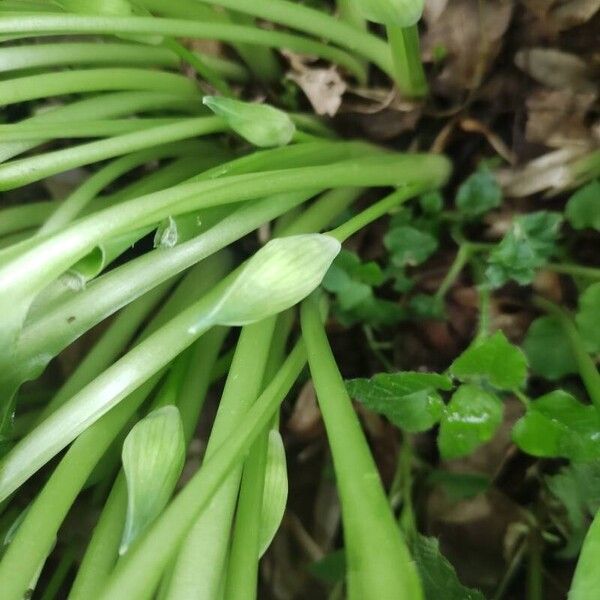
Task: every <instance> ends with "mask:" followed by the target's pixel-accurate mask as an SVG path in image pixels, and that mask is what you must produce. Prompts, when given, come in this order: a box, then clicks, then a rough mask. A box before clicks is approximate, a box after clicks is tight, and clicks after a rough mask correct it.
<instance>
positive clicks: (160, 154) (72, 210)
mask: <svg viewBox="0 0 600 600" xmlns="http://www.w3.org/2000/svg"><path fill="white" fill-rule="evenodd" d="M204 147H205V149H206V150H208V149H209V146H208V145H205V146H204ZM197 149H198V150H201V149H202V146H201V145H199V146H198V147H197ZM187 150H188V148H187V146H186V145H183V144H177V143H174V144H164V145H161V146H153V147H151V148H146V149H144V150H140V151H138V152H132V153H130V154H126V155H125V156H122V157H119V158H117V159H115V160H113V161H111V162H110V163H108V164H107V165H105V166H103V167H102V168H101V169H99V170H98V171H96V172H95V173H93V174H92V175H90V177H88V178H87V179H86V180H85V181H84V182H83V183H82V184H81V185H80V186H79V187H78V188H77V189H76V190H74V191H73V192H71V194H69V196H67V197H66V198H65V199H64V200H63V201H62V202H61V204H60V206H59V207H58V208H57V209H56V211H54V213H53V214H52V216H50V218H49V219H47V220H46V222H45V223H44V225H43V226H42V227H41V228H40V231H39V233H40V234H45V233H52V232H55V231H59V230H60V229H62V228H63V227H64V226H65V225H66V224H67V223H70V222H71V221H73V220H74V219H75V217H77V215H78V214H79V213H81V212H82V211H83V209H84V208H85V207H86V206H87V205H88V204H89V203H90V202H91V201H92V200H93V199H94V198H95V197H96V196H97V195H98V194H99V193H100V192H101V191H102V190H103V189H104V188H105V187H107V186H108V185H109V184H111V183H112V182H113V181H115V180H116V179H118V178H119V177H121V176H122V175H124V174H125V173H127V172H128V171H131V170H132V169H134V168H136V167H138V166H139V165H143V164H144V163H146V162H148V161H150V160H159V159H161V158H166V157H170V156H177V155H181V154H185V153H186V152H187Z"/></svg>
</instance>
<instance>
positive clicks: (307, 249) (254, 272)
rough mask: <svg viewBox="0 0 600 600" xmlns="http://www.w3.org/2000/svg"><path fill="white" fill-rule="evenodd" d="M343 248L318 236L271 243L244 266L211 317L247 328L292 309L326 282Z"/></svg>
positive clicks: (280, 239) (291, 237)
mask: <svg viewBox="0 0 600 600" xmlns="http://www.w3.org/2000/svg"><path fill="white" fill-rule="evenodd" d="M340 248H341V245H340V243H339V242H338V241H337V240H336V239H335V238H333V237H331V236H328V235H321V234H318V233H311V234H303V235H293V236H290V237H284V238H278V239H274V240H271V241H270V242H268V243H267V244H266V245H265V246H264V247H263V248H261V249H260V250H259V251H258V252H257V253H256V254H255V255H254V256H253V257H252V258H251V259H250V260H249V261H248V262H247V263H246V264H245V265H244V267H243V269H242V271H241V273H240V274H239V275H238V276H237V277H236V278H235V280H234V281H233V282H232V283H231V285H230V286H229V288H228V289H227V290H226V291H225V293H224V294H223V298H222V300H221V301H220V302H219V304H218V305H217V308H216V310H215V312H214V313H213V315H212V318H213V319H214V322H215V323H218V324H220V325H246V324H248V323H254V322H255V321H260V320H261V319H265V318H267V317H269V316H271V315H274V314H277V313H279V312H281V311H283V310H286V309H287V308H290V307H292V306H294V305H295V304H297V303H298V302H300V301H301V300H303V299H304V298H306V296H308V295H309V294H310V293H311V292H312V291H313V290H314V289H315V288H316V287H317V286H318V285H319V284H320V283H321V281H322V280H323V277H324V276H325V273H326V272H327V269H329V267H330V265H331V263H332V262H333V259H334V258H335V257H336V256H337V254H338V253H339V251H340Z"/></svg>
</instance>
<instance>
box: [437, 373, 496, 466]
mask: <svg viewBox="0 0 600 600" xmlns="http://www.w3.org/2000/svg"><path fill="white" fill-rule="evenodd" d="M502 412H503V406H502V402H501V401H500V400H499V399H498V398H497V397H496V396H495V395H494V394H491V393H490V392H487V391H486V390H484V389H482V388H480V387H479V386H476V385H462V386H460V387H459V388H458V390H457V391H456V392H455V393H454V394H453V396H452V398H451V399H450V402H449V403H448V406H446V409H445V411H444V414H443V415H442V420H441V422H440V433H439V435H438V447H439V449H440V453H441V455H442V457H443V458H445V459H449V458H458V457H460V456H466V455H467V454H470V453H471V452H473V450H475V448H477V447H478V446H480V445H481V444H483V443H485V442H488V441H489V440H491V439H492V437H493V436H494V433H496V430H497V429H498V427H499V426H500V423H502Z"/></svg>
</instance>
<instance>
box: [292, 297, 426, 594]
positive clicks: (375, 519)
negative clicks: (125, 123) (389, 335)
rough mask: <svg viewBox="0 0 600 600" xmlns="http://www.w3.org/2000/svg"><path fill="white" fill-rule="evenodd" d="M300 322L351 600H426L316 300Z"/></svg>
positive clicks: (308, 302)
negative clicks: (334, 490) (332, 478)
mask: <svg viewBox="0 0 600 600" xmlns="http://www.w3.org/2000/svg"><path fill="white" fill-rule="evenodd" d="M301 322H302V336H303V339H304V342H305V344H306V351H307V354H308V362H309V366H310V371H311V375H312V378H313V383H314V385H315V390H316V392H317V398H318V400H319V406H320V408H321V413H322V415H323V421H324V423H325V428H326V430H327V437H328V440H329V444H330V447H331V453H332V456H333V464H334V468H335V471H336V476H337V484H338V490H339V494H340V501H341V504H342V519H343V524H344V539H345V548H346V556H347V560H348V574H347V580H348V595H349V598H350V599H354V598H356V599H360V600H369V599H373V600H387V599H389V600H417V599H419V598H422V597H423V592H422V589H421V584H420V581H419V576H418V574H417V571H416V568H415V565H414V563H413V562H412V561H411V557H410V554H409V552H408V548H407V547H406V544H405V543H404V540H403V539H402V536H401V533H400V530H399V529H398V526H397V524H396V520H395V518H394V515H393V513H392V511H391V509H390V506H389V503H388V501H387V498H386V495H385V492H384V490H383V486H382V485H381V480H380V478H379V473H378V471H377V467H376V466H375V463H374V461H373V458H372V456H371V453H370V451H369V446H368V444H367V441H366V439H365V436H364V434H363V432H362V429H361V426H360V423H359V421H358V417H357V416H356V413H355V412H354V408H353V406H352V402H351V400H350V398H349V396H348V393H347V392H346V388H345V386H344V381H343V379H342V377H341V375H340V373H339V371H338V369H337V366H336V364H335V359H334V357H333V354H332V352H331V348H330V347H329V344H328V342H327V336H326V334H325V330H324V327H323V324H322V322H321V315H320V311H319V305H318V297H317V296H315V295H313V296H311V297H310V298H309V299H308V300H306V301H305V302H303V304H302V308H301Z"/></svg>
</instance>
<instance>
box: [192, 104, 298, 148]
mask: <svg viewBox="0 0 600 600" xmlns="http://www.w3.org/2000/svg"><path fill="white" fill-rule="evenodd" d="M202 102H203V104H205V105H206V106H208V108H210V110H212V111H213V112H214V113H215V114H216V115H219V116H220V117H223V118H224V119H225V120H226V121H227V124H228V125H229V127H231V129H233V130H234V131H235V132H236V133H237V134H239V135H240V136H242V137H243V138H244V139H245V140H247V141H248V142H250V143H251V144H254V145H255V146H258V147H259V148H270V147H273V146H285V145H287V144H289V143H290V142H291V141H292V138H293V137H294V133H295V131H296V126H295V125H294V122H293V121H292V119H291V118H290V116H289V115H288V114H287V113H285V112H283V111H282V110H279V109H278V108H275V107H274V106H269V105H268V104H257V103H253V102H242V101H240V100H234V99H233V98H225V97H222V96H204V98H203V99H202Z"/></svg>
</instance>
